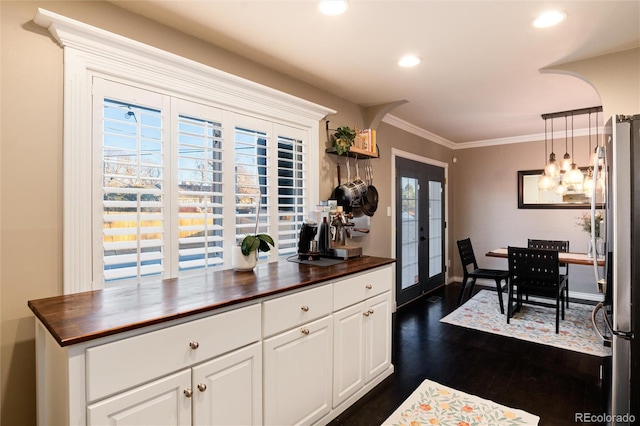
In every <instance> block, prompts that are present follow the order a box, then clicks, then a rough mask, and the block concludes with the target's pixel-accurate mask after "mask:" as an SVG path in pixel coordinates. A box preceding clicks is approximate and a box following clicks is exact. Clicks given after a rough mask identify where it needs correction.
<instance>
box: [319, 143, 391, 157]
mask: <svg viewBox="0 0 640 426" xmlns="http://www.w3.org/2000/svg"><path fill="white" fill-rule="evenodd" d="M325 152H326V153H327V154H333V155H337V156H339V157H351V158H380V153H379V151H378V146H377V145H376V152H369V151H365V150H362V149H358V148H354V147H351V148H349V152H347V153H346V154H342V155H340V154H338V152H337V151H336V149H335V148H327V149H326V150H325Z"/></svg>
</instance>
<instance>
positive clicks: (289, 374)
mask: <svg viewBox="0 0 640 426" xmlns="http://www.w3.org/2000/svg"><path fill="white" fill-rule="evenodd" d="M332 342H333V324H332V321H331V317H329V316H327V317H325V318H322V319H319V320H316V321H313V322H311V323H308V324H304V325H303V326H302V327H300V328H295V329H293V330H290V331H288V332H285V333H281V334H278V335H276V336H274V337H271V338H269V339H267V340H265V341H264V422H265V424H267V425H297V424H312V423H314V422H316V421H317V420H318V419H320V418H322V417H323V416H324V415H326V414H328V413H329V411H330V410H331V371H332V358H333V345H332Z"/></svg>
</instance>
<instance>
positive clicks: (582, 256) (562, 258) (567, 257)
mask: <svg viewBox="0 0 640 426" xmlns="http://www.w3.org/2000/svg"><path fill="white" fill-rule="evenodd" d="M485 256H487V257H501V258H504V259H507V258H508V257H509V253H508V251H507V248H506V247H501V248H497V249H493V250H491V251H488V252H487V253H486V254H485ZM558 261H559V262H560V263H567V264H571V265H587V266H591V265H593V257H591V256H589V255H588V254H586V253H575V252H558ZM598 266H604V257H599V258H598Z"/></svg>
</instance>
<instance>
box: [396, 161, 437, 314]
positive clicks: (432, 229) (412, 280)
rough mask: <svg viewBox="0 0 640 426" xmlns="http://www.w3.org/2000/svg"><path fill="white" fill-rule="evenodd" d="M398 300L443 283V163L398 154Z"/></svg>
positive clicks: (400, 303)
mask: <svg viewBox="0 0 640 426" xmlns="http://www.w3.org/2000/svg"><path fill="white" fill-rule="evenodd" d="M395 167H396V181H395V185H396V192H395V193H396V201H395V202H396V254H395V256H396V259H397V267H396V274H397V276H396V304H397V306H401V305H403V304H405V303H407V302H409V301H411V300H413V299H415V298H417V297H420V296H421V295H422V294H424V293H426V292H429V291H431V290H433V289H435V288H437V287H439V286H441V285H443V284H444V277H445V255H444V253H445V252H444V247H445V215H444V213H445V199H444V195H445V191H444V184H445V177H444V169H443V168H442V167H438V166H434V165H431V164H426V163H421V162H418V161H413V160H409V159H406V158H401V157H396V162H395Z"/></svg>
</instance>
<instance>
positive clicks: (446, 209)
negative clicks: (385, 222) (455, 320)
mask: <svg viewBox="0 0 640 426" xmlns="http://www.w3.org/2000/svg"><path fill="white" fill-rule="evenodd" d="M396 157H400V158H405V159H407V160H412V161H415V162H418V163H424V164H429V165H432V166H436V167H441V168H443V169H444V195H445V204H444V221H445V223H446V227H445V232H444V265H445V272H444V284H445V285H448V284H449V273H450V271H451V259H450V258H449V224H450V222H449V164H448V163H445V162H442V161H439V160H434V159H432V158H428V157H423V156H422V155H418V154H414V153H411V152H407V151H402V150H400V149H397V148H391V176H392V178H393V182H392V185H391V201H392V202H391V203H390V204H391V223H396V214H397V212H396V185H395V181H396V178H397V176H396ZM396 237H397V235H396V229H395V227H394V226H392V227H391V255H392V256H393V257H394V258H397V256H396ZM394 267H395V268H397V265H394ZM395 273H396V271H395V270H394V274H395ZM394 276H395V275H394ZM392 300H393V312H395V311H396V309H397V303H396V286H393V289H392Z"/></svg>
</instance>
